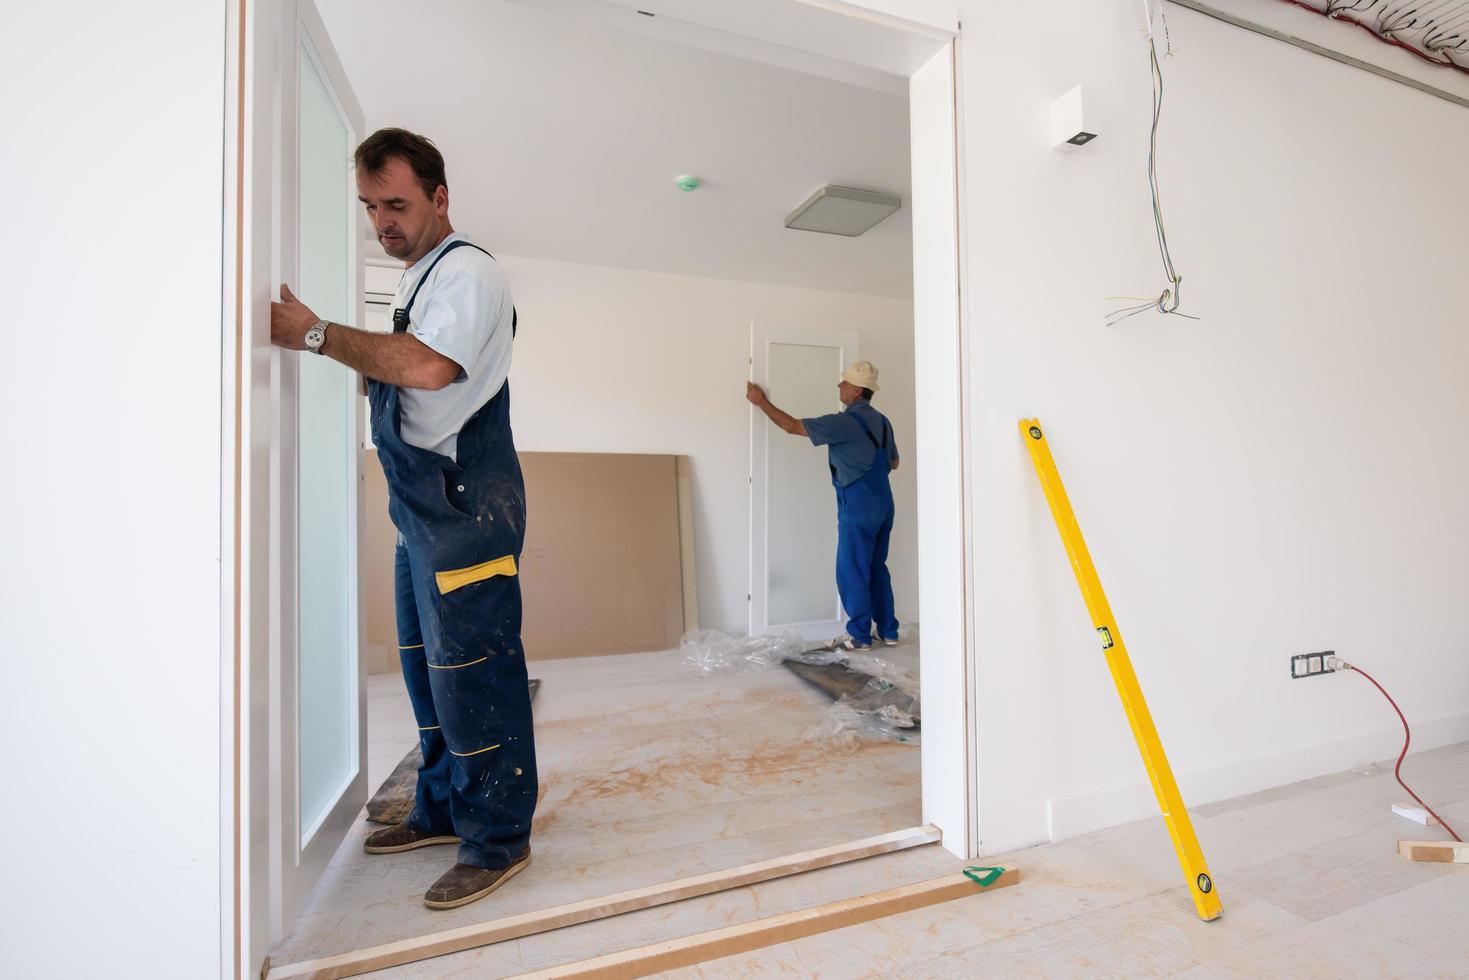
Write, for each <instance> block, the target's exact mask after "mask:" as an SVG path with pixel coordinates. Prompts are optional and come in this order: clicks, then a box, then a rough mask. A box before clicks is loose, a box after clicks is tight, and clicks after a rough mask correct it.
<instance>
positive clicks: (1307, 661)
mask: <svg viewBox="0 0 1469 980" xmlns="http://www.w3.org/2000/svg"><path fill="white" fill-rule="evenodd" d="M1335 657H1336V651H1335V650H1323V651H1322V652H1320V653H1299V654H1296V655H1295V656H1294V657H1291V658H1290V676H1291V678H1292V679H1293V680H1299V679H1300V678H1302V677H1320V676H1321V675H1322V674H1334V673H1336V667H1335V666H1334V665H1333V664H1332V662H1331V661H1332V659H1333V658H1335Z"/></svg>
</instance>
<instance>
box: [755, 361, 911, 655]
mask: <svg viewBox="0 0 1469 980" xmlns="http://www.w3.org/2000/svg"><path fill="white" fill-rule="evenodd" d="M756 346H757V348H763V349H761V350H759V353H760V354H761V355H762V356H761V357H760V358H759V362H758V364H756V368H757V370H756V374H757V376H760V375H763V377H764V379H765V380H766V382H767V384H768V385H769V386H770V394H767V392H766V390H765V388H763V387H762V386H761V385H760V384H759V383H757V382H756V381H751V382H749V384H748V385H747V386H746V398H747V400H748V401H749V402H750V403H751V404H752V405H754V406H755V407H756V408H757V409H759V410H760V411H761V412H762V413H764V415H765V416H766V417H767V418H768V419H769V420H770V421H771V422H772V423H774V425H775V427H776V428H778V429H780V430H782V431H783V432H786V433H789V434H790V435H795V436H801V437H803V438H806V439H809V440H810V441H811V444H812V445H815V446H826V447H827V470H828V472H829V473H830V479H831V482H832V485H833V486H834V488H835V490H836V521H835V524H836V527H835V532H836V533H835V541H834V542H831V538H830V533H829V530H827V529H829V528H830V522H829V518H827V519H825V520H824V519H823V513H824V514H830V510H829V506H830V505H829V504H827V505H826V506H825V507H823V506H822V505H821V503H820V502H819V500H818V499H817V497H816V496H815V493H816V491H815V484H816V482H817V481H816V478H815V474H813V473H812V472H811V467H810V466H809V465H808V464H809V462H810V460H809V459H807V458H804V457H807V456H808V455H809V453H808V452H806V453H803V452H802V451H801V450H800V449H799V448H798V446H797V445H796V444H792V443H790V442H789V441H786V440H778V439H774V440H773V439H771V438H770V432H771V429H770V427H769V426H760V427H758V431H757V434H756V435H757V438H756V445H757V447H761V448H763V452H761V451H758V450H757V452H756V453H755V457H756V460H757V462H763V463H764V465H763V466H757V467H756V469H757V470H758V471H760V474H761V476H762V477H763V478H762V479H761V481H760V482H761V484H763V485H762V486H759V487H756V486H755V482H756V481H755V479H754V478H753V476H752V480H751V486H752V489H753V492H754V494H755V496H756V499H757V503H761V504H763V505H764V506H763V507H758V506H757V507H756V508H755V509H754V510H755V517H756V519H755V521H754V522H753V524H754V528H753V529H754V530H755V531H756V535H757V539H763V540H757V543H759V544H763V545H764V547H763V548H757V549H756V551H757V554H759V555H760V557H761V558H763V562H762V563H761V564H763V569H764V575H763V576H762V581H760V582H758V583H752V585H753V586H754V588H752V600H753V598H754V593H755V592H756V591H759V592H761V593H762V598H764V600H765V601H764V602H763V603H762V604H760V610H761V612H762V613H763V616H762V617H761V618H762V619H763V620H765V622H763V623H757V622H754V621H753V620H754V618H755V617H754V616H753V615H752V623H751V628H752V629H751V631H752V632H756V631H757V630H759V631H763V629H768V628H771V627H772V626H776V625H787V624H796V625H798V627H799V626H809V625H815V623H813V622H812V620H813V619H814V617H813V616H812V615H811V613H812V612H813V611H814V612H816V613H819V612H820V610H821V608H822V606H823V605H824V602H825V601H824V600H823V599H822V596H823V594H825V595H829V594H830V593H829V592H828V591H827V590H828V589H829V585H826V584H824V583H829V582H830V578H829V575H830V572H829V571H826V569H829V568H830V567H831V566H830V565H829V564H827V561H829V556H830V555H831V554H832V551H833V550H834V551H835V553H836V588H837V593H838V594H839V596H840V600H841V606H842V608H843V609H844V610H845V613H846V617H847V618H846V622H845V627H846V632H845V633H844V634H842V635H841V636H839V637H837V639H836V640H835V641H834V644H833V645H834V646H841V647H843V648H845V649H848V650H865V649H869V648H870V647H871V646H872V644H873V642H874V640H877V641H878V642H881V643H884V644H886V645H888V646H893V645H896V644H897V642H898V619H897V616H896V615H895V613H894V607H893V587H892V578H891V576H890V575H889V573H888V568H887V557H888V542H889V539H890V537H891V534H892V529H893V513H894V508H893V494H892V488H891V486H890V485H889V482H888V476H889V474H890V473H891V472H892V471H893V470H895V469H897V468H898V462H899V456H898V447H897V440H896V437H895V436H894V434H893V427H892V423H891V422H889V421H888V419H887V417H886V416H884V415H883V414H882V413H881V412H879V411H877V409H875V408H873V407H872V399H873V396H874V395H875V394H876V392H877V390H878V382H877V377H878V373H877V369H876V368H875V367H873V365H872V364H871V363H870V362H868V361H856V362H854V363H853V364H852V365H851V366H850V367H848V368H847V369H846V370H845V371H841V372H840V381H839V383H838V384H837V396H838V399H839V401H840V402H841V404H842V405H843V406H844V408H843V410H842V411H840V412H829V413H821V414H816V413H814V412H813V414H812V415H811V416H809V417H806V418H798V417H796V416H795V415H792V414H790V413H788V412H786V411H784V410H783V409H781V408H779V407H777V405H776V404H775V402H774V401H773V400H772V397H771V396H772V395H774V396H775V397H777V398H780V399H782V400H783V401H784V402H785V403H786V404H788V405H793V406H796V407H797V410H798V411H799V410H801V408H804V407H806V406H810V405H812V404H813V402H812V399H813V398H814V397H816V392H817V391H819V390H820V389H821V388H825V387H827V386H828V385H829V384H830V379H831V377H832V375H835V374H837V373H838V371H839V369H840V365H841V363H842V360H843V358H842V352H843V349H842V347H841V346H836V345H832V344H810V343H808V344H790V343H783V342H779V341H770V342H768V343H766V344H757V345H756ZM752 360H754V359H752ZM828 372H829V373H828ZM762 498H763V499H762ZM826 499H827V500H829V499H830V498H826ZM762 518H763V520H762ZM780 525H785V526H784V527H781V526H780ZM823 537H825V539H826V540H825V541H820V540H817V539H820V538H823ZM828 542H831V543H828ZM823 544H825V547H821V545H823ZM818 570H819V571H818ZM783 572H784V573H786V574H782V573H783ZM790 573H794V574H790ZM762 587H763V588H762ZM754 608H755V605H754V603H753V601H752V613H753V611H754ZM762 627H763V629H762ZM802 632H803V634H806V636H807V638H808V639H812V638H813V637H812V636H810V633H811V630H809V629H804V630H802ZM828 635H829V634H828Z"/></svg>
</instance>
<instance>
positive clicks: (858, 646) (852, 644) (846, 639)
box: [831, 633, 872, 650]
mask: <svg viewBox="0 0 1469 980" xmlns="http://www.w3.org/2000/svg"><path fill="white" fill-rule="evenodd" d="M831 648H832V649H833V650H871V649H872V644H871V643H858V642H857V641H856V640H854V639H853V638H852V637H851V636H850V635H848V634H846V633H843V634H842V635H841V636H839V637H837V638H836V639H835V640H832V641H831Z"/></svg>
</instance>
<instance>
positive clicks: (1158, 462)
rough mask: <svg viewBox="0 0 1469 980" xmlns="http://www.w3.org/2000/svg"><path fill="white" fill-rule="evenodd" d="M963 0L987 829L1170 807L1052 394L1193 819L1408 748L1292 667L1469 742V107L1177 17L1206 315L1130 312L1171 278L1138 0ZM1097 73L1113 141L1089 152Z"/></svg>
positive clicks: (1174, 178) (1182, 241)
mask: <svg viewBox="0 0 1469 980" xmlns="http://www.w3.org/2000/svg"><path fill="white" fill-rule="evenodd" d="M964 6H965V7H966V8H967V11H968V12H969V13H970V14H971V15H972V16H968V17H965V18H964V23H965V26H966V35H967V38H966V41H965V44H964V48H963V62H962V72H963V91H962V98H963V112H964V126H965V131H966V133H967V145H966V147H965V154H966V163H965V168H966V169H965V194H966V200H967V209H966V212H965V217H966V220H967V228H968V231H967V236H968V250H969V257H968V266H967V287H968V290H969V299H968V309H969V315H970V319H969V324H968V329H969V330H970V334H971V343H972V346H973V351H974V354H973V364H972V372H973V373H972V387H973V390H974V392H975V393H976V395H975V400H974V401H975V405H974V410H973V412H972V415H971V418H970V422H971V425H972V438H973V441H974V447H975V459H974V508H975V514H976V522H977V526H976V539H975V544H974V562H975V566H976V575H977V582H976V590H977V596H978V599H977V607H976V610H975V614H976V621H977V623H978V624H979V634H980V642H979V643H978V646H977V656H978V658H979V664H978V671H979V673H978V698H979V701H978V703H979V726H980V728H979V736H978V749H979V753H980V764H979V775H980V780H981V782H980V808H981V812H980V816H981V833H982V838H983V844H984V846H985V848H986V849H987V850H994V849H997V848H1007V847H1011V846H1016V845H1020V844H1025V843H1028V842H1033V841H1036V840H1040V839H1044V838H1046V837H1047V836H1048V835H1051V834H1054V835H1055V836H1065V835H1067V834H1071V833H1076V832H1080V831H1084V830H1087V829H1089V828H1092V827H1096V826H1100V825H1105V824H1108V823H1115V822H1118V821H1122V820H1126V819H1131V818H1135V817H1144V816H1148V815H1149V814H1152V813H1155V812H1156V808H1155V805H1154V803H1153V801H1152V797H1151V794H1150V792H1149V791H1148V789H1147V788H1146V786H1145V781H1144V776H1143V770H1142V766H1141V763H1140V762H1139V760H1138V758H1137V752H1136V749H1135V747H1134V745H1133V743H1132V739H1131V735H1130V733H1129V731H1128V728H1127V725H1126V722H1125V720H1124V717H1123V714H1122V711H1121V708H1120V705H1119V704H1118V701H1117V698H1116V696H1115V693H1114V691H1113V689H1112V686H1111V681H1110V678H1109V676H1108V674H1107V671H1106V668H1105V664H1104V662H1103V659H1102V657H1101V655H1100V651H1099V649H1098V644H1097V641H1096V639H1095V635H1094V633H1093V632H1092V630H1091V626H1090V623H1089V621H1088V619H1087V616H1086V613H1085V610H1084V607H1083V605H1082V602H1081V598H1080V595H1079V593H1078V591H1077V588H1076V585H1075V582H1074V580H1073V579H1072V576H1071V573H1070V570H1069V568H1068V566H1067V563H1066V559H1065V555H1064V553H1063V551H1062V548H1061V544H1060V541H1059V539H1058V537H1057V534H1056V530H1055V527H1054V525H1053V524H1052V521H1051V517H1050V515H1049V513H1048V512H1047V509H1046V505H1045V503H1044V499H1043V497H1042V495H1041V491H1040V487H1039V485H1038V483H1037V481H1036V477H1035V474H1034V471H1033V469H1032V467H1031V464H1030V461H1029V458H1028V456H1027V454H1026V451H1025V447H1024V446H1023V445H1022V442H1021V439H1020V436H1019V433H1018V431H1017V428H1016V421H1017V420H1018V419H1020V418H1022V417H1026V416H1030V415H1035V416H1038V417H1039V418H1040V419H1041V421H1042V422H1043V423H1045V424H1046V426H1047V431H1048V435H1049V439H1050V442H1051V444H1052V448H1053V450H1054V452H1055V455H1056V460H1057V463H1058V465H1059V467H1060V470H1061V475H1062V477H1063V479H1064V480H1065V481H1066V485H1067V489H1068V490H1069V492H1070V496H1071V501H1072V503H1073V505H1074V507H1075V509H1076V513H1077V515H1078V518H1079V520H1080V522H1081V525H1082V529H1083V531H1084V532H1085V534H1086V535H1087V540H1088V542H1089V544H1090V546H1091V551H1092V555H1093V557H1094V559H1095V561H1096V564H1097V568H1098V570H1099V572H1100V574H1101V577H1102V581H1103V584H1104V585H1105V587H1106V588H1107V591H1108V595H1109V597H1110V599H1111V602H1112V607H1113V610H1114V612H1115V614H1116V616H1117V617H1118V624H1119V626H1120V628H1121V631H1122V632H1123V634H1124V636H1125V637H1126V639H1127V641H1128V645H1129V647H1130V649H1131V653H1132V658H1133V662H1134V664H1135V666H1136V668H1137V673H1138V675H1139V678H1140V680H1141V683H1142V686H1143V689H1144V691H1145V693H1146V695H1147V697H1148V701H1149V705H1150V706H1151V708H1152V712H1153V715H1154V717H1155V719H1156V721H1157V724H1158V728H1159V730H1160V732H1161V734H1162V737H1163V741H1164V744H1165V746H1166V747H1167V750H1168V753H1169V756H1170V759H1171V760H1172V763H1173V767H1174V770H1175V772H1176V773H1177V774H1178V775H1179V781H1180V784H1181V786H1182V788H1183V792H1184V796H1185V799H1187V800H1188V801H1189V802H1190V803H1191V804H1199V803H1203V802H1207V801H1208V800H1210V799H1215V798H1219V797H1223V796H1229V795H1234V794H1237V793H1242V792H1247V791H1251V790H1254V789H1258V788H1262V787H1266V786H1270V785H1276V784H1281V783H1285V782H1288V781H1292V780H1295V779H1299V778H1303V777H1306V776H1310V775H1313V774H1317V773H1322V772H1327V771H1333V770H1337V769H1341V768H1345V767H1347V766H1349V765H1352V764H1355V763H1360V762H1362V761H1365V760H1370V759H1383V758H1388V757H1392V756H1394V755H1395V754H1396V751H1397V749H1398V747H1399V743H1400V732H1399V730H1398V726H1397V720H1396V718H1395V717H1394V715H1393V714H1392V712H1391V709H1390V708H1389V707H1388V705H1387V704H1386V703H1385V702H1384V701H1383V700H1382V698H1381V696H1380V695H1378V694H1377V692H1376V691H1375V690H1373V689H1372V688H1371V687H1370V685H1368V684H1367V683H1366V682H1365V681H1364V680H1362V679H1361V678H1359V677H1355V676H1341V677H1332V678H1327V679H1324V680H1313V681H1309V682H1308V681H1294V682H1293V681H1291V680H1290V679H1289V678H1288V658H1289V656H1290V655H1291V654H1296V653H1304V652H1310V651H1315V650H1321V649H1327V648H1332V649H1335V650H1337V651H1338V652H1339V653H1340V654H1342V655H1343V656H1345V657H1346V658H1348V659H1349V660H1353V661H1356V662H1359V663H1360V664H1361V665H1362V666H1363V667H1364V668H1365V669H1367V670H1369V671H1372V672H1374V673H1375V674H1376V676H1377V677H1378V679H1379V680H1381V681H1382V682H1383V683H1384V684H1385V685H1386V687H1387V688H1388V689H1389V690H1390V691H1392V692H1393V693H1394V695H1395V696H1396V697H1397V698H1398V700H1399V702H1400V703H1401V705H1402V707H1403V709H1404V710H1405V711H1406V712H1407V714H1408V716H1409V718H1410V720H1411V721H1412V722H1413V723H1414V732H1415V739H1414V745H1415V747H1418V748H1428V747H1431V746H1433V745H1435V744H1440V743H1444V742H1447V741H1452V740H1459V739H1464V738H1469V656H1466V652H1469V622H1466V620H1465V618H1464V616H1463V608H1464V596H1465V594H1466V591H1469V566H1466V564H1465V563H1464V561H1463V553H1464V546H1465V543H1466V538H1469V508H1466V507H1465V505H1464V499H1465V494H1464V488H1465V486H1466V485H1469V439H1466V438H1465V434H1466V427H1469V425H1466V422H1469V384H1466V383H1465V379H1466V376H1469V372H1466V368H1469V331H1466V330H1465V329H1464V315H1463V311H1464V306H1463V281H1464V270H1465V268H1466V266H1469V243H1466V240H1465V237H1464V235H1463V234H1462V216H1463V215H1464V214H1465V213H1469V185H1466V184H1465V182H1464V180H1463V173H1464V170H1463V168H1464V160H1465V159H1469V125H1466V124H1469V115H1466V113H1465V111H1464V110H1463V109H1461V108H1458V107H1456V106H1453V105H1451V104H1448V103H1445V102H1442V101H1439V100H1436V99H1433V98H1430V97H1427V96H1425V95H1422V94H1420V93H1418V92H1415V91H1413V90H1411V89H1408V88H1406V87H1403V86H1399V85H1395V84H1392V83H1390V82H1388V81H1385V80H1383V79H1381V78H1378V77H1375V76H1372V75H1369V74H1366V73H1363V72H1360V71H1356V70H1353V69H1351V68H1348V67H1345V66H1342V65H1339V64H1335V63H1332V62H1330V61H1327V60H1324V59H1322V58H1319V57H1314V56H1312V55H1310V54H1307V53H1305V52H1303V51H1300V50H1297V49H1294V48H1291V47H1288V46H1285V45H1283V44H1280V43H1277V42H1273V41H1270V40H1267V39H1264V38H1260V37H1257V36H1255V35H1252V34H1249V33H1246V32H1244V31H1241V30H1238V29H1236V28H1232V27H1229V26H1227V25H1224V24H1221V23H1218V22H1215V21H1212V20H1209V19H1207V18H1204V17H1202V16H1199V15H1196V14H1193V13H1191V12H1189V11H1187V10H1183V9H1181V8H1178V7H1174V6H1172V5H1168V6H1167V14H1168V21H1169V24H1170V25H1171V28H1172V36H1173V41H1174V44H1175V45H1176V47H1177V49H1178V54H1177V56H1176V57H1174V58H1172V59H1170V60H1169V61H1168V62H1167V63H1166V65H1165V71H1166V72H1167V102H1166V104H1165V106H1164V121H1163V128H1162V135H1161V140H1160V142H1161V150H1160V153H1161V183H1162V190H1163V201H1164V206H1165V214H1166V216H1167V219H1168V226H1169V231H1170V235H1171V238H1172V243H1173V248H1174V257H1175V259H1176V261H1177V264H1178V268H1179V270H1180V271H1181V273H1182V275H1183V277H1184V299H1185V307H1184V309H1185V311H1186V312H1191V313H1194V314H1198V315H1201V316H1202V317H1203V319H1202V320H1201V321H1198V322H1194V321H1189V320H1182V319H1177V318H1160V317H1158V316H1156V315H1148V316H1141V317H1136V318H1134V319H1131V320H1129V321H1127V322H1126V323H1125V324H1122V325H1120V326H1116V327H1111V328H1108V327H1105V326H1103V325H1102V314H1103V313H1104V312H1105V311H1106V310H1108V309H1110V308H1113V307H1115V306H1117V305H1121V304H1118V303H1108V302H1107V301H1106V300H1105V297H1107V296H1115V295H1118V294H1127V295H1131V294H1138V295H1144V294H1147V293H1150V292H1151V293H1153V294H1156V293H1157V291H1158V290H1159V289H1160V288H1161V286H1162V285H1163V282H1162V274H1161V272H1160V270H1159V264H1158V259H1157V252H1156V247H1155V245H1154V242H1153V231H1152V228H1151V226H1150V217H1151V216H1150V212H1149V203H1148V197H1147V189H1146V181H1145V154H1146V146H1147V124H1148V106H1149V80H1148V67H1147V60H1146V58H1147V55H1146V47H1145V46H1144V44H1143V43H1142V42H1141V40H1140V36H1139V27H1140V26H1141V24H1140V21H1141V11H1140V10H1139V9H1138V8H1139V5H1138V4H1137V3H1136V2H1135V0H1042V2H1038V3H1036V4H1033V5H1031V6H1029V7H1028V8H1027V16H1026V17H1025V18H1023V19H1020V20H1014V19H1012V20H1010V21H1006V20H1004V19H1003V18H1001V19H996V18H994V17H993V16H988V17H981V16H980V14H981V13H984V11H982V10H980V9H979V7H978V5H977V4H975V3H973V2H968V3H966V4H964ZM1037 25H1044V31H1041V32H1038V30H1037ZM1343 30H1349V29H1347V28H1343ZM1078 82H1081V83H1085V84H1087V85H1088V86H1090V88H1091V93H1092V95H1093V96H1094V97H1095V102H1096V109H1097V114H1098V117H1099V123H1098V125H1099V128H1100V133H1101V136H1100V138H1099V139H1098V140H1097V141H1096V142H1095V143H1093V144H1092V145H1090V146H1088V147H1086V148H1085V149H1084V150H1082V151H1080V152H1076V153H1072V154H1062V153H1058V152H1055V151H1053V150H1051V149H1050V148H1049V147H1048V146H1047V140H1046V132H1045V131H1046V121H1047V114H1046V109H1047V105H1048V103H1049V101H1050V100H1051V99H1052V98H1054V97H1055V96H1056V95H1058V94H1060V93H1061V92H1063V91H1065V90H1067V89H1069V88H1070V87H1071V86H1073V85H1075V84H1077V83H1078ZM1420 789H1421V792H1423V793H1425V794H1427V795H1428V796H1429V797H1430V798H1431V797H1432V795H1433V787H1431V786H1425V787H1421V788H1420ZM1389 802H1391V801H1390V800H1388V799H1386V798H1384V799H1383V807H1384V811H1383V812H1384V813H1386V812H1387V811H1386V807H1387V805H1388V803H1389ZM1202 843H1203V845H1204V848H1205V852H1206V853H1207V850H1208V843H1209V842H1208V840H1207V839H1204V840H1203V841H1202Z"/></svg>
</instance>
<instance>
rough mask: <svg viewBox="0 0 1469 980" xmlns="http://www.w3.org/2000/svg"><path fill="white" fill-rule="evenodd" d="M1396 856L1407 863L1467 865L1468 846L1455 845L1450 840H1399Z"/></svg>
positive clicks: (1468, 862) (1468, 861) (1468, 857)
mask: <svg viewBox="0 0 1469 980" xmlns="http://www.w3.org/2000/svg"><path fill="white" fill-rule="evenodd" d="M1398 854H1400V855H1402V856H1403V857H1405V858H1407V859H1408V860H1409V861H1438V862H1441V863H1443V864H1469V844H1457V843H1455V842H1454V841H1451V840H1447V841H1445V840H1400V841H1398Z"/></svg>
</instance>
